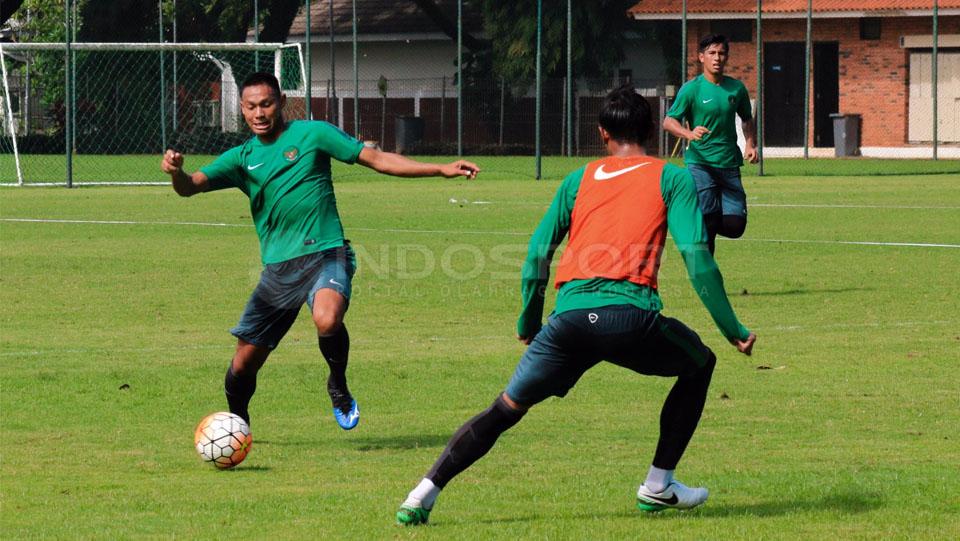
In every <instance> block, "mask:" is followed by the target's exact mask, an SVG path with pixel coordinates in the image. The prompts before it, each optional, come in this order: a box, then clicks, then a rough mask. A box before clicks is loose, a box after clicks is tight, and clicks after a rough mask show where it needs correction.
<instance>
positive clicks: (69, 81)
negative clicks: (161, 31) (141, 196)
mask: <svg viewBox="0 0 960 541" xmlns="http://www.w3.org/2000/svg"><path fill="white" fill-rule="evenodd" d="M0 58H2V59H3V68H4V70H3V85H2V94H0V109H2V111H0V124H2V127H0V184H5V185H10V184H24V185H30V184H64V183H67V182H68V181H70V182H72V183H74V184H100V183H154V182H169V180H168V179H167V178H166V176H165V175H163V173H162V172H161V171H160V170H159V159H160V155H161V154H162V153H163V152H164V150H165V149H167V148H175V149H177V150H180V151H182V152H184V153H186V154H187V155H188V166H192V167H196V166H199V165H202V161H201V160H202V159H203V157H205V156H207V155H218V154H220V153H221V152H223V151H224V150H226V149H228V148H229V147H231V146H234V145H237V144H239V143H240V142H242V141H243V140H245V139H246V138H247V137H249V131H248V129H247V127H246V125H245V123H244V122H243V118H242V117H241V114H240V100H239V91H238V85H239V84H240V83H241V82H242V81H243V79H244V78H246V77H247V76H248V75H250V74H251V73H253V72H256V71H265V72H268V73H273V74H274V75H276V76H277V78H278V79H279V80H280V85H281V90H282V91H283V92H284V93H285V94H286V95H287V106H286V108H285V110H284V113H285V117H286V118H287V119H298V118H304V113H305V111H306V107H305V103H304V81H305V77H304V69H303V61H302V54H301V50H300V46H299V45H298V44H292V45H284V44H278V43H179V44H170V43H166V44H158V43H151V44H148V43H77V44H73V45H71V49H70V52H69V56H68V53H67V49H66V46H65V44H63V43H7V44H2V45H0ZM68 148H69V149H71V150H72V153H70V154H68V153H67V149H68ZM191 157H193V158H200V159H198V160H197V161H196V163H193V164H192V163H190V161H191Z"/></svg>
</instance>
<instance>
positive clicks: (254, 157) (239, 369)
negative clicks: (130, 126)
mask: <svg viewBox="0 0 960 541" xmlns="http://www.w3.org/2000/svg"><path fill="white" fill-rule="evenodd" d="M240 98H241V111H242V113H243V118H244V120H245V121H246V123H247V125H248V126H249V127H250V130H251V131H252V132H253V137H251V138H250V139H249V140H247V141H246V142H245V143H243V144H242V145H240V146H237V147H234V148H231V149H230V150H228V151H226V152H224V153H223V154H222V155H221V156H220V157H219V158H217V159H216V161H214V162H213V163H211V164H209V165H207V166H205V167H202V168H201V169H200V170H199V171H196V172H194V173H192V174H187V173H185V172H184V171H183V169H182V167H183V155H182V154H181V153H179V152H177V151H175V150H168V151H167V152H166V153H165V154H164V156H163V160H162V161H161V164H160V167H161V169H162V170H163V171H164V172H165V173H167V174H169V175H170V178H171V179H172V182H173V189H174V190H175V191H176V192H177V193H178V194H180V195H181V196H184V197H189V196H192V195H195V194H198V193H203V192H208V191H213V190H221V189H224V188H239V189H240V190H242V191H243V193H245V194H246V195H247V196H248V197H249V198H250V212H251V214H252V216H253V222H254V225H255V226H256V230H257V235H258V236H259V238H260V255H261V259H262V261H263V264H264V269H263V272H262V273H261V276H260V282H259V283H258V284H257V287H256V289H254V291H253V294H252V295H251V296H250V300H249V301H248V303H247V306H246V308H245V310H244V313H243V315H242V316H241V318H240V322H239V324H238V325H237V326H236V327H234V328H233V329H232V330H231V333H232V334H233V335H234V336H236V337H237V348H236V352H235V353H234V356H233V359H232V361H231V363H230V366H229V367H228V369H227V374H226V378H225V380H224V390H225V393H226V396H227V402H228V404H229V407H230V411H231V412H233V413H235V414H237V415H240V416H241V417H243V418H244V419H246V420H247V421H249V420H250V414H249V411H248V406H249V403H250V399H251V397H252V396H253V393H254V391H255V390H256V385H257V372H258V371H259V370H260V368H261V367H262V366H263V364H264V363H265V362H266V360H267V357H268V356H269V355H270V353H271V352H272V351H273V349H274V348H276V347H277V345H278V344H279V343H280V340H281V339H282V338H283V336H284V335H285V334H286V333H287V331H288V330H289V329H290V327H291V325H293V322H294V321H295V320H296V318H297V314H298V313H299V312H300V308H301V307H302V306H303V304H304V303H307V305H308V306H309V307H310V310H311V313H312V315H313V322H314V324H315V325H316V328H317V334H318V337H319V343H320V351H321V354H322V355H323V357H324V359H325V360H326V361H327V364H328V365H329V367H330V375H329V377H328V379H327V391H328V393H329V395H330V399H331V401H332V403H333V414H334V417H335V419H336V420H337V423H338V424H339V425H340V426H341V428H343V429H345V430H350V429H351V428H353V427H355V426H356V424H357V422H358V421H359V418H360V409H359V408H358V407H357V403H356V400H354V399H353V396H352V395H351V394H350V391H349V389H348V387H347V378H346V369H347V359H348V354H349V350H350V337H349V334H348V333H347V327H346V326H345V325H344V323H343V318H344V315H345V314H346V312H347V308H348V306H349V302H350V292H351V280H352V278H353V273H354V270H355V258H354V254H353V251H352V250H351V249H350V245H349V242H348V241H347V240H346V239H345V238H344V235H343V226H342V225H341V223H340V216H339V213H338V212H337V203H336V198H335V197H334V193H333V185H332V179H331V174H330V159H331V158H333V159H336V160H339V161H341V162H345V163H351V164H352V163H360V164H362V165H365V166H367V167H369V168H371V169H374V170H376V171H378V172H381V173H385V174H388V175H394V176H402V177H430V176H442V177H446V178H453V177H460V176H464V177H467V178H474V177H476V175H477V173H478V172H479V171H480V170H479V168H478V167H477V166H476V165H475V164H473V163H470V162H468V161H465V160H457V161H455V162H452V163H448V164H434V163H422V162H416V161H413V160H410V159H408V158H405V157H403V156H400V155H399V154H394V153H390V152H383V151H381V150H379V149H377V148H373V147H368V146H365V145H364V144H363V143H362V142H360V141H358V140H357V139H355V138H353V137H350V136H349V135H347V134H346V133H344V132H343V131H341V130H340V129H339V128H337V127H335V126H333V125H331V124H328V123H326V122H319V121H293V122H286V121H285V120H284V118H283V107H284V105H285V103H286V97H285V96H284V95H283V94H282V93H281V92H280V85H279V83H278V82H277V79H276V78H275V77H274V76H273V75H270V74H268V73H254V74H253V75H251V76H250V77H248V78H247V79H246V80H245V81H244V82H243V84H242V85H241V86H240Z"/></svg>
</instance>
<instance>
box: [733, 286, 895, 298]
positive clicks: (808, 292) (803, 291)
mask: <svg viewBox="0 0 960 541" xmlns="http://www.w3.org/2000/svg"><path fill="white" fill-rule="evenodd" d="M875 290H876V288H873V287H841V288H825V289H797V288H794V289H787V290H784V291H750V290H748V291H747V293H743V292H742V291H729V292H727V296H728V297H785V296H789V295H820V294H824V293H849V292H851V291H875Z"/></svg>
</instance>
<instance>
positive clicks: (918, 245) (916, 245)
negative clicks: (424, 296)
mask: <svg viewBox="0 0 960 541" xmlns="http://www.w3.org/2000/svg"><path fill="white" fill-rule="evenodd" d="M0 222H14V223H50V224H82V225H148V226H151V225H152V226H155V225H172V226H198V227H245V228H252V227H253V226H252V225H249V224H228V223H219V222H140V221H133V220H57V219H44V218H0ZM347 229H348V230H350V231H366V232H375V233H410V234H428V235H504V236H514V237H528V236H530V233H519V232H516V231H475V230H453V229H391V228H382V229H381V228H371V227H352V228H347ZM719 238H720V240H723V241H725V242H727V241H731V242H767V243H792V244H846V245H854V246H895V247H913V248H960V244H938V243H926V242H880V241H854V240H809V239H736V240H731V239H724V238H723V237H719Z"/></svg>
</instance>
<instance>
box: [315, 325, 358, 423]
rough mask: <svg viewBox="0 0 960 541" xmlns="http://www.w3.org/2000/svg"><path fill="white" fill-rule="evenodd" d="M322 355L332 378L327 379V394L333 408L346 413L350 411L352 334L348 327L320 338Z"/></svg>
mask: <svg viewBox="0 0 960 541" xmlns="http://www.w3.org/2000/svg"><path fill="white" fill-rule="evenodd" d="M318 342H319V343H320V354H321V355H323V358H324V360H325V361H327V366H329V367H330V376H329V377H328V378H327V392H328V393H330V400H332V401H333V406H334V407H336V408H340V409H341V410H342V411H344V412H346V411H349V410H350V402H351V401H352V400H353V398H352V397H351V396H350V389H349V388H348V387H347V359H348V358H349V356H350V334H349V333H348V332H347V326H346V325H340V329H339V330H337V332H335V333H333V334H331V335H330V336H319V337H318Z"/></svg>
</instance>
